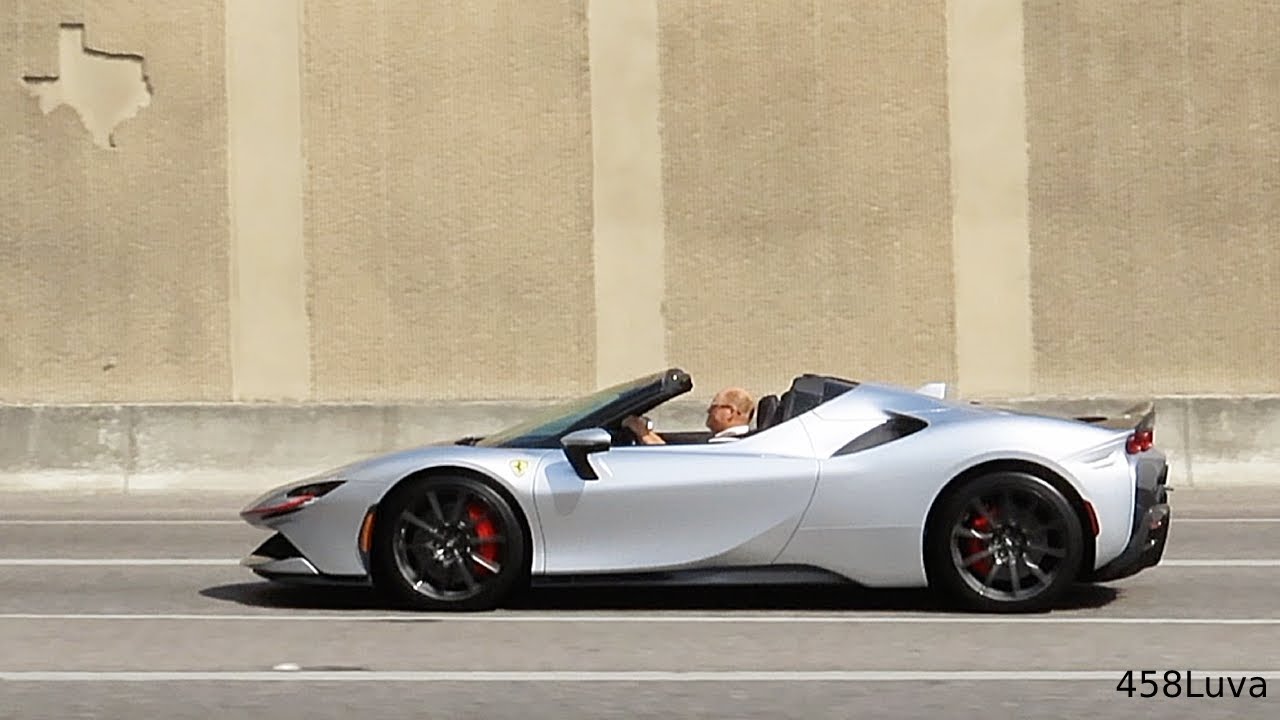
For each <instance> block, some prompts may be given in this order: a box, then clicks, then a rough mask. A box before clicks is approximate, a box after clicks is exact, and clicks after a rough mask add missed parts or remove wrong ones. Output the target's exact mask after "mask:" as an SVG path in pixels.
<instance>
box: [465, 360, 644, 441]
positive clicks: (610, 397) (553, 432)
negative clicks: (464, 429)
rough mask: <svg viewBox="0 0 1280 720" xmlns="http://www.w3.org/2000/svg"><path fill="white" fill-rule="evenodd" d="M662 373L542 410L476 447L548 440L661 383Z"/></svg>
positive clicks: (488, 437)
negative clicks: (634, 392)
mask: <svg viewBox="0 0 1280 720" xmlns="http://www.w3.org/2000/svg"><path fill="white" fill-rule="evenodd" d="M661 377H662V373H654V374H653V375H646V376H644V377H641V378H637V379H635V380H628V381H627V382H624V383H619V384H617V385H614V386H612V387H607V388H605V389H603V390H597V391H596V392H594V393H591V394H590V395H584V396H582V397H579V398H575V399H573V400H570V401H568V402H564V403H559V404H557V405H555V406H553V407H550V408H547V409H546V410H543V411H541V412H539V413H537V414H536V415H534V416H533V417H531V418H529V419H528V420H525V421H524V422H521V423H519V424H517V425H512V426H511V427H509V428H507V429H505V430H501V431H499V432H496V433H493V434H492V435H486V436H485V437H484V438H482V439H480V440H479V441H478V442H476V443H475V444H476V445H477V446H479V447H502V446H510V445H511V444H512V443H513V442H516V441H526V442H527V441H532V440H535V439H536V440H545V439H547V438H552V437H556V436H557V435H560V434H561V433H563V432H565V431H566V430H568V429H569V428H571V427H573V426H574V424H576V423H577V422H579V421H580V420H582V419H583V418H585V417H587V416H588V415H591V414H593V413H595V412H598V411H599V410H601V409H603V408H604V407H606V406H608V405H610V404H612V403H614V402H617V400H618V399H619V398H621V397H622V396H624V395H626V394H627V393H630V392H632V391H634V390H636V389H637V388H642V387H644V386H646V385H650V384H653V383H655V382H657V381H658V380H660V379H661Z"/></svg>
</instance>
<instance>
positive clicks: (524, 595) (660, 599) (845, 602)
mask: <svg viewBox="0 0 1280 720" xmlns="http://www.w3.org/2000/svg"><path fill="white" fill-rule="evenodd" d="M200 594H201V595H202V596H204V597H207V598H210V599H213V600H220V601H224V602H232V603H236V604H239V605H244V606H250V607H258V608H273V609H293V610H335V611H342V610H397V609H399V608H396V607H395V606H394V605H390V604H388V603H387V602H386V601H385V600H384V599H383V598H381V597H379V596H378V595H377V594H376V593H374V592H373V591H372V590H370V589H367V588H361V587H351V588H346V587H305V586H288V585H276V584H272V583H268V582H246V583H236V584H232V585H219V586H215V587H210V588H205V589H204V590H201V591H200ZM1119 595H1120V591H1119V590H1117V589H1115V588H1112V587H1108V586H1104V585H1077V586H1075V587H1072V588H1071V589H1070V590H1069V591H1068V592H1067V593H1065V594H1064V595H1063V596H1062V597H1061V598H1060V599H1059V600H1058V602H1056V603H1054V605H1053V606H1052V607H1051V608H1050V609H1049V610H1050V611H1059V610H1083V609H1092V608H1099V607H1103V606H1105V605H1108V604H1110V603H1112V602H1114V601H1115V600H1116V599H1117V598H1118V597H1119ZM505 607H506V609H508V610H523V611H529V610H542V611H590V610H612V611H617V610H636V611H645V610H648V611H662V610H726V611H729V610H732V611H745V610H758V611H766V610H789V611H806V610H807V611H817V610H825V611H890V612H939V613H943V612H956V608H955V607H953V606H950V605H948V604H946V603H945V602H943V601H942V600H941V599H940V598H939V597H938V596H937V595H936V594H934V593H931V592H928V591H925V590H870V589H865V588H848V587H830V586H819V587H808V586H791V587H713V588H712V587H674V588H657V587H626V588H534V589H530V590H526V591H524V592H521V593H519V594H517V596H516V597H514V598H512V600H511V601H510V602H508V603H507V604H506V606H505Z"/></svg>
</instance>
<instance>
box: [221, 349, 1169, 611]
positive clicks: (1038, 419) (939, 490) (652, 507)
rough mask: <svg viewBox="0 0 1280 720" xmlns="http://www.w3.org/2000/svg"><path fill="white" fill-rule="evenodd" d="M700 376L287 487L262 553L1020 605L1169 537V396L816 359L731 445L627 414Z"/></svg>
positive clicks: (433, 569)
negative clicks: (967, 381) (1087, 393)
mask: <svg viewBox="0 0 1280 720" xmlns="http://www.w3.org/2000/svg"><path fill="white" fill-rule="evenodd" d="M692 388H693V382H692V380H691V378H690V377H689V375H688V374H686V373H685V372H683V371H681V370H679V369H669V370H665V371H662V372H658V373H654V374H652V375H648V376H645V377H640V378H637V379H635V380H633V381H630V382H627V383H623V384H620V385H617V386H614V387H610V388H607V389H604V390H600V391H599V392H596V393H593V394H590V395H588V396H586V397H582V398H580V399H577V400H575V401H573V402H569V403H567V404H564V405H562V406H558V407H555V408H553V409H551V410H549V411H547V412H545V413H543V414H541V415H539V416H538V417H534V418H532V419H530V420H528V421H527V422H522V423H520V424H518V425H516V426H514V427H511V428H508V429H505V430H502V431H500V432H495V433H493V434H491V435H486V436H484V437H465V438H460V439H457V440H449V441H445V442H441V443H439V444H436V445H429V446H426V447H420V448H416V449H412V450H408V451H403V452H396V453H391V454H387V455H383V456H378V457H374V458H371V459H368V460H363V461H360V462H356V463H353V464H350V465H347V466H344V467H340V468H337V469H335V470H332V471H330V472H326V473H324V474H321V475H319V476H316V477H311V478H307V479H305V480H302V481H299V482H296V483H292V484H289V485H285V486H282V487H280V488H277V489H275V490H272V491H270V492H268V493H266V494H264V495H262V496H261V497H259V498H257V499H256V500H254V501H253V502H252V503H251V504H249V505H248V506H247V507H246V508H245V509H244V510H243V511H242V513H241V517H242V518H244V520H246V521H247V522H248V523H250V524H251V525H254V526H256V527H260V528H268V529H270V530H272V531H274V534H272V535H271V536H270V537H269V538H268V539H267V540H266V541H265V542H264V543H262V545H261V546H260V547H258V548H257V549H256V550H254V551H252V552H251V553H250V554H249V556H248V557H246V558H245V559H244V560H243V561H242V564H243V565H245V566H247V567H248V568H250V569H252V571H253V572H255V573H257V574H258V575H259V576H261V577H264V578H267V579H270V580H277V581H291V582H312V583H357V584H364V585H370V586H373V587H374V588H376V589H377V590H378V591H380V592H382V593H385V594H386V596H387V597H388V599H389V600H391V601H392V602H394V603H395V604H397V605H408V606H410V607H415V608H420V609H430V610H482V609H489V608H493V607H496V606H499V605H501V604H502V603H503V602H504V600H505V599H507V598H509V597H510V593H512V592H513V591H515V590H517V589H518V588H520V587H522V586H527V585H530V584H532V585H538V584H547V583H561V584H563V583H586V584H606V585H612V584H619V583H639V584H645V585H654V584H728V585H739V586H758V585H762V584H788V583H798V584H826V583H835V584H849V585H853V586H862V587H874V588H890V587H892V588H912V587H918V588H925V587H928V588H932V589H934V590H936V591H937V592H939V593H941V594H942V595H943V596H944V597H945V598H948V599H949V600H950V601H953V602H954V604H956V605H958V606H959V607H961V608H965V609H969V610H974V611H981V612H1022V611H1028V610H1037V609H1043V608H1045V607H1046V606H1048V605H1049V604H1051V603H1053V602H1054V601H1055V599H1056V598H1058V597H1059V596H1060V595H1061V594H1062V592H1063V591H1064V590H1065V589H1066V588H1067V587H1068V586H1070V585H1071V584H1072V583H1076V582H1106V581H1111V580H1116V579H1119V578H1123V577H1126V576H1130V575H1133V574H1134V573H1137V572H1139V571H1141V570H1143V569H1144V568H1147V567H1151V566H1153V565H1155V564H1157V563H1158V562H1159V561H1160V558H1161V556H1162V555H1163V553H1164V547H1165V542H1166V539H1167V537H1168V532H1169V522H1170V515H1169V503H1168V490H1167V487H1166V484H1167V479H1168V465H1167V462H1166V458H1165V455H1164V454H1163V453H1162V452H1161V451H1160V450H1158V449H1156V448H1154V447H1153V430H1154V420H1155V410H1154V406H1152V405H1151V404H1150V403H1145V404H1143V405H1139V406H1137V407H1135V408H1132V409H1131V410H1130V411H1129V412H1126V413H1124V414H1121V415H1118V416H1114V417H1092V418H1082V417H1070V416H1064V417H1057V416H1049V415H1038V414H1030V413H1025V412H1015V411H1011V410H1008V409H998V408H994V407H988V406H984V405H980V404H976V403H972V402H969V403H966V402H960V401H955V400H949V399H947V397H946V392H945V386H944V387H943V389H942V390H939V386H938V385H928V386H925V387H922V388H919V389H914V390H913V389H910V388H901V387H895V386H891V385H886V384H877V383H871V382H855V381H850V380H844V379H841V378H837V377H831V376H826V375H815V374H805V375H801V376H799V377H797V378H795V380H794V381H793V382H792V384H791V386H790V387H789V388H788V389H786V391H785V392H782V393H781V395H780V396H779V395H768V396H765V397H763V398H761V399H760V401H759V403H758V405H757V411H756V415H755V418H754V420H753V424H752V427H751V430H750V432H749V433H747V434H746V435H745V436H743V437H742V438H741V439H739V440H736V441H733V442H727V443H707V442H706V439H707V436H708V435H709V433H696V432H694V433H664V437H665V438H666V440H667V444H666V445H641V444H638V443H637V442H636V438H635V437H634V436H633V435H632V434H631V432H630V431H629V430H627V429H626V428H625V427H624V426H623V424H622V421H623V419H624V418H625V417H627V416H628V415H639V414H644V413H649V412H650V411H652V410H653V409H654V408H656V407H658V406H659V405H661V404H663V403H666V402H668V401H670V400H672V399H673V398H676V397H678V396H680V395H683V394H685V393H687V392H689V391H690V390H691V389H692Z"/></svg>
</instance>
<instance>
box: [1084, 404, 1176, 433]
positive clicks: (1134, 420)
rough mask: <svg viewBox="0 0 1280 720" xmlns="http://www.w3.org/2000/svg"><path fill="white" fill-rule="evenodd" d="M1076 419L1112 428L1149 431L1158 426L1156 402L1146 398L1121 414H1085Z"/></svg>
mask: <svg viewBox="0 0 1280 720" xmlns="http://www.w3.org/2000/svg"><path fill="white" fill-rule="evenodd" d="M1075 419H1076V420H1079V421H1081V422H1087V423H1090V424H1092V425H1097V426H1098V427H1104V428H1108V429H1110V430H1133V431H1141V430H1148V431H1149V430H1154V429H1155V426H1156V404H1155V403H1154V402H1152V401H1150V400H1144V401H1143V402H1140V403H1138V404H1137V405H1134V406H1133V407H1131V408H1129V409H1127V410H1125V411H1124V412H1122V413H1120V414H1119V415H1084V416H1078V417H1076V418H1075Z"/></svg>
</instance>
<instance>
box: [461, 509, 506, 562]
mask: <svg viewBox="0 0 1280 720" xmlns="http://www.w3.org/2000/svg"><path fill="white" fill-rule="evenodd" d="M467 517H468V518H469V519H470V520H471V524H472V525H474V526H475V529H476V537H477V538H479V540H480V541H479V542H477V543H476V549H475V551H476V554H477V555H479V556H480V557H482V558H484V559H485V560H488V561H489V562H491V563H496V562H497V561H498V544H497V543H492V542H485V541H487V540H489V539H490V538H492V537H494V536H495V535H497V534H498V528H497V527H496V526H494V524H493V520H492V519H491V518H490V517H489V513H488V512H486V511H485V509H484V507H483V506H481V505H479V504H475V503H472V504H471V505H468V506H467ZM476 567H477V568H483V566H482V565H480V564H479V563H476Z"/></svg>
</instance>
